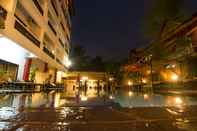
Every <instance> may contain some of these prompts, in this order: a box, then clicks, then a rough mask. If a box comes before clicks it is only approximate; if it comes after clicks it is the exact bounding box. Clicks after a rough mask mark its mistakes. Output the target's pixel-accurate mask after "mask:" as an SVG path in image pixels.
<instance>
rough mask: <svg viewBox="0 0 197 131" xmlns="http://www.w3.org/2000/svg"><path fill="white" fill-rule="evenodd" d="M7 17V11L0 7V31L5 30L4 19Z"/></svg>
mask: <svg viewBox="0 0 197 131" xmlns="http://www.w3.org/2000/svg"><path fill="white" fill-rule="evenodd" d="M6 17H7V11H6V10H5V9H4V8H3V7H1V6H0V29H4V28H5V19H6Z"/></svg>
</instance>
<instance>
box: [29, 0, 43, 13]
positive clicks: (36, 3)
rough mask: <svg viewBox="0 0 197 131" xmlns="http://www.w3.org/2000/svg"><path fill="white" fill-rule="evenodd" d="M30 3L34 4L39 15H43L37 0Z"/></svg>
mask: <svg viewBox="0 0 197 131" xmlns="http://www.w3.org/2000/svg"><path fill="white" fill-rule="evenodd" d="M32 1H33V2H34V4H35V6H36V7H37V9H38V10H39V12H40V13H41V15H43V14H44V11H43V9H42V7H41V6H40V4H39V2H38V1H37V0H32Z"/></svg>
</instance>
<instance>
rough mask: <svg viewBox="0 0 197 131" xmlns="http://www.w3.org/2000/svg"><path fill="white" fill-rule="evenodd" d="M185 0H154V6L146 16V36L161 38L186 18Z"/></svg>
mask: <svg viewBox="0 0 197 131" xmlns="http://www.w3.org/2000/svg"><path fill="white" fill-rule="evenodd" d="M182 5H183V0H153V5H152V8H151V9H150V12H149V13H148V15H147V16H146V18H145V29H144V33H145V36H148V38H150V39H160V38H161V37H162V35H164V34H165V33H166V32H168V31H169V30H171V29H173V28H175V27H176V26H177V25H179V24H180V22H182V21H183V20H184V19H185V14H184V13H183V11H182V8H181V7H182Z"/></svg>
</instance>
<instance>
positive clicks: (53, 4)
mask: <svg viewBox="0 0 197 131" xmlns="http://www.w3.org/2000/svg"><path fill="white" fill-rule="evenodd" d="M51 4H52V6H53V9H54V10H55V13H56V15H57V16H58V15H59V14H58V12H57V9H56V7H55V3H54V0H51Z"/></svg>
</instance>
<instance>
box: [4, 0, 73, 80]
mask: <svg viewBox="0 0 197 131" xmlns="http://www.w3.org/2000/svg"><path fill="white" fill-rule="evenodd" d="M72 15H73V1H72V0H0V59H1V60H5V61H7V62H11V63H14V64H16V65H17V67H18V68H17V77H16V80H24V81H30V80H34V81H36V82H38V83H42V82H43V81H45V79H47V78H48V77H50V78H51V81H53V82H56V77H57V75H62V74H63V73H61V72H63V71H65V70H67V65H68V63H69V58H68V57H69V48H70V34H71V16H72ZM57 72H58V73H57Z"/></svg>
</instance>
